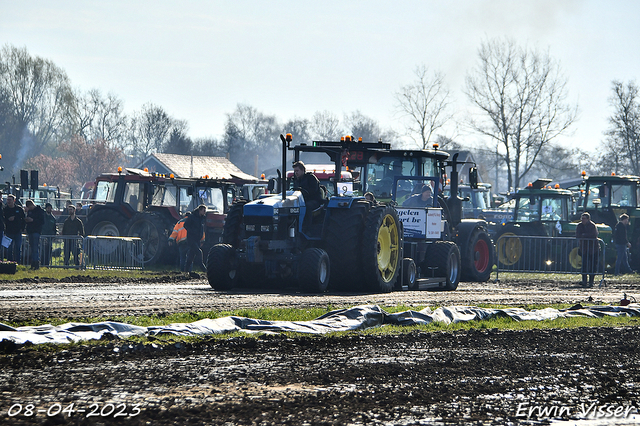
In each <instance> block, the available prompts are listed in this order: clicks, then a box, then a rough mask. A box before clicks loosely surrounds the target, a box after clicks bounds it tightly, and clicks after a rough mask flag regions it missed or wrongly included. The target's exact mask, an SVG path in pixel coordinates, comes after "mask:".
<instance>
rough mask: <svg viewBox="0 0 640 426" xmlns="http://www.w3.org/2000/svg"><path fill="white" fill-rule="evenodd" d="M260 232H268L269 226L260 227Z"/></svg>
mask: <svg viewBox="0 0 640 426" xmlns="http://www.w3.org/2000/svg"><path fill="white" fill-rule="evenodd" d="M260 231H262V232H269V225H262V226H260Z"/></svg>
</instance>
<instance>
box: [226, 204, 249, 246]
mask: <svg viewBox="0 0 640 426" xmlns="http://www.w3.org/2000/svg"><path fill="white" fill-rule="evenodd" d="M245 204H246V201H244V200H242V201H239V202H237V203H235V204H233V205H232V206H231V208H230V209H229V213H227V217H226V218H225V220H224V228H223V231H222V242H223V243H224V244H229V245H231V247H233V248H238V246H239V245H240V235H241V232H242V219H243V207H244V205H245Z"/></svg>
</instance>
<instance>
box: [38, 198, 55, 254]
mask: <svg viewBox="0 0 640 426" xmlns="http://www.w3.org/2000/svg"><path fill="white" fill-rule="evenodd" d="M52 211H53V206H52V205H51V203H47V204H45V205H44V224H43V225H42V235H46V236H47V237H46V238H44V239H43V240H42V241H41V242H40V244H41V249H42V250H41V251H42V264H43V265H49V264H50V263H51V248H52V243H53V239H52V237H50V235H58V226H57V224H56V217H55V216H54V215H53V213H52Z"/></svg>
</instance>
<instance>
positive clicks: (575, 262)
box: [569, 247, 582, 269]
mask: <svg viewBox="0 0 640 426" xmlns="http://www.w3.org/2000/svg"><path fill="white" fill-rule="evenodd" d="M569 263H571V266H573V267H574V268H575V269H582V256H580V255H579V254H578V247H574V248H573V249H572V250H571V252H570V253H569Z"/></svg>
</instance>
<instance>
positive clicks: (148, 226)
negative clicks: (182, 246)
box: [126, 212, 173, 265]
mask: <svg viewBox="0 0 640 426" xmlns="http://www.w3.org/2000/svg"><path fill="white" fill-rule="evenodd" d="M172 229H173V225H172V224H170V223H169V222H168V221H166V220H165V219H164V218H163V217H162V216H161V215H159V214H157V213H152V212H143V213H138V214H136V215H135V216H134V217H132V218H131V220H130V221H129V223H128V224H127V232H126V235H127V236H129V237H138V238H140V239H141V240H142V241H143V243H144V250H143V252H144V256H143V260H142V261H143V263H144V264H145V265H154V264H156V263H159V262H160V261H161V260H162V259H163V257H164V255H165V254H166V253H167V247H168V246H169V234H170V233H171V230H172Z"/></svg>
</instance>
